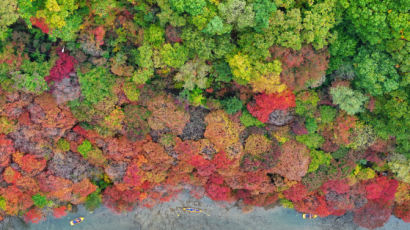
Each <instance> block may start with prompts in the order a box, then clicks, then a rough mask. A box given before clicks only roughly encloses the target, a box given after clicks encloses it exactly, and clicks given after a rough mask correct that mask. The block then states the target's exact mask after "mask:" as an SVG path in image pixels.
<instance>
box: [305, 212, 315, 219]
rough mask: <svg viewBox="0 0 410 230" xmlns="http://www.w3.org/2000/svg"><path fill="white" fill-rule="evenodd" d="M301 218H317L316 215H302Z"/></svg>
mask: <svg viewBox="0 0 410 230" xmlns="http://www.w3.org/2000/svg"><path fill="white" fill-rule="evenodd" d="M302 217H303V219H315V218H317V215H315V214H308V213H303V215H302Z"/></svg>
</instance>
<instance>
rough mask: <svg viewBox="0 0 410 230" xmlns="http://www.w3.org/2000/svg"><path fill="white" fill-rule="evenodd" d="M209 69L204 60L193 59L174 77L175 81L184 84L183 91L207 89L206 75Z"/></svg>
mask: <svg viewBox="0 0 410 230" xmlns="http://www.w3.org/2000/svg"><path fill="white" fill-rule="evenodd" d="M210 70H211V67H210V66H209V65H207V64H206V63H205V61H204V60H199V59H194V60H192V61H188V62H187V63H185V64H184V65H183V66H182V67H181V68H180V70H179V73H177V74H176V75H175V77H174V79H175V80H176V81H182V82H183V83H184V85H183V87H184V89H188V90H193V89H194V88H195V87H198V88H200V89H205V88H207V86H208V85H207V83H208V78H207V76H208V74H209V72H210Z"/></svg>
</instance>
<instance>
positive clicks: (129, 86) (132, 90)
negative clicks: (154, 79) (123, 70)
mask: <svg viewBox="0 0 410 230" xmlns="http://www.w3.org/2000/svg"><path fill="white" fill-rule="evenodd" d="M122 88H123V90H124V93H125V96H126V97H127V98H128V100H130V101H138V98H139V96H140V90H139V89H138V88H137V85H136V84H135V83H134V82H124V85H123V87H122Z"/></svg>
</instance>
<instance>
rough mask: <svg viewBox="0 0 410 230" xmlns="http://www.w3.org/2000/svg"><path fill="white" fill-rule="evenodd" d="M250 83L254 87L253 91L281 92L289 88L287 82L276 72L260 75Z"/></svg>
mask: <svg viewBox="0 0 410 230" xmlns="http://www.w3.org/2000/svg"><path fill="white" fill-rule="evenodd" d="M250 83H251V85H252V87H253V91H254V92H256V93H262V92H265V93H266V94H272V93H281V92H283V91H284V90H285V89H286V88H287V87H286V85H285V84H283V83H281V82H280V77H279V75H274V74H269V75H265V76H262V77H259V78H258V79H256V80H253V81H251V82H250Z"/></svg>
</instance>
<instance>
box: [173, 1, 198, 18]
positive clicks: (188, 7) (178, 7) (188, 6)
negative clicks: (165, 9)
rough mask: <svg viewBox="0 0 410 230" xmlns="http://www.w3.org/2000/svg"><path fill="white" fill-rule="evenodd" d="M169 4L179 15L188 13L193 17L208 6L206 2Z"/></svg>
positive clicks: (174, 2)
mask: <svg viewBox="0 0 410 230" xmlns="http://www.w3.org/2000/svg"><path fill="white" fill-rule="evenodd" d="M169 3H170V4H171V7H172V8H173V9H174V10H175V11H176V12H178V13H179V14H182V13H184V12H187V13H188V14H190V15H193V16H195V15H198V14H200V13H201V12H202V10H203V8H204V7H205V6H206V2H205V0H170V1H169Z"/></svg>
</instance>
